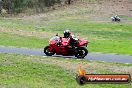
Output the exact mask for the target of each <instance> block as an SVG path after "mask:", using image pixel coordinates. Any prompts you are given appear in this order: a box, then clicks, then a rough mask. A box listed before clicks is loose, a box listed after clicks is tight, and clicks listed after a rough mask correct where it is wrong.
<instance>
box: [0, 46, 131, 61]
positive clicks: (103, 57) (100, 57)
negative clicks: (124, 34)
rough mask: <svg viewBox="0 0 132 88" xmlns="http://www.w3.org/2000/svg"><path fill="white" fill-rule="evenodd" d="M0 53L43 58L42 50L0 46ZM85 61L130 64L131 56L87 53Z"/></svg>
mask: <svg viewBox="0 0 132 88" xmlns="http://www.w3.org/2000/svg"><path fill="white" fill-rule="evenodd" d="M0 53H9V54H12V53H13V54H14V53H15V54H24V55H35V56H45V54H44V53H43V49H28V48H16V47H6V46H0ZM54 57H64V58H71V57H72V58H75V57H73V56H71V57H70V56H68V57H65V56H56V55H55V56H54ZM85 59H87V60H97V61H104V62H120V63H132V56H131V55H118V54H103V53H89V54H88V55H87V56H86V57H85Z"/></svg>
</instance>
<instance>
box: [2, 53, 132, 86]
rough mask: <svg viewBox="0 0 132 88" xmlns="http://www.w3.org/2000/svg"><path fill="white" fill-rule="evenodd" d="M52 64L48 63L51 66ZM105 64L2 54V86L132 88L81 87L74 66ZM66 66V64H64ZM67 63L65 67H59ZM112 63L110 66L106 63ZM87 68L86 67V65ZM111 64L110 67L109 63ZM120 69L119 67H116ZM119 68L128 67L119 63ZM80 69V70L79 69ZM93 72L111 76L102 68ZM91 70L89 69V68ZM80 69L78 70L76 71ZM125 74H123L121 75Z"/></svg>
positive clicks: (108, 71)
mask: <svg viewBox="0 0 132 88" xmlns="http://www.w3.org/2000/svg"><path fill="white" fill-rule="evenodd" d="M47 62H48V63H47ZM52 62H54V63H52ZM81 62H83V63H84V64H89V65H94V64H100V65H101V64H104V63H103V62H102V63H99V62H89V61H85V60H84V61H76V60H74V59H72V60H71V59H62V58H50V57H36V56H24V55H13V54H0V87H2V88H3V87H4V88H80V87H82V88H119V87H120V88H131V85H130V84H88V85H84V86H80V85H78V84H77V83H76V81H75V78H74V77H75V75H74V74H73V73H71V71H70V69H71V68H72V67H71V66H67V69H69V70H67V69H65V65H66V64H68V63H70V64H71V65H72V64H77V63H81ZM63 63H66V64H63ZM60 64H63V65H62V66H59V65H60ZM105 64H108V63H105ZM82 65H83V64H82ZM89 65H88V66H89ZM108 65H110V64H108ZM113 66H116V64H113ZM118 66H126V65H123V64H118ZM75 68H77V67H75ZM89 68H90V69H91V70H92V71H93V70H97V72H100V73H111V72H112V71H110V70H106V69H104V68H102V70H99V69H97V68H93V67H89ZM89 68H88V69H89ZM75 71H76V70H74V72H75ZM117 73H123V72H117Z"/></svg>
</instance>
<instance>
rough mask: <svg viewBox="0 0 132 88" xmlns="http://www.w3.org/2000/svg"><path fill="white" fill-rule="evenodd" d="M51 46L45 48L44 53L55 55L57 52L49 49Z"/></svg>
mask: <svg viewBox="0 0 132 88" xmlns="http://www.w3.org/2000/svg"><path fill="white" fill-rule="evenodd" d="M49 48H50V47H49V46H46V47H45V48H44V53H45V54H46V55H47V56H52V55H54V54H55V52H50V51H49Z"/></svg>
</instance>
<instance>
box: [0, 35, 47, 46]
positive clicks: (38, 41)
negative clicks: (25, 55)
mask: <svg viewBox="0 0 132 88" xmlns="http://www.w3.org/2000/svg"><path fill="white" fill-rule="evenodd" d="M0 41H1V42H0V45H5V46H16V47H28V48H43V47H44V46H46V45H47V44H48V38H37V37H33V36H31V37H25V36H21V35H17V34H9V33H0Z"/></svg>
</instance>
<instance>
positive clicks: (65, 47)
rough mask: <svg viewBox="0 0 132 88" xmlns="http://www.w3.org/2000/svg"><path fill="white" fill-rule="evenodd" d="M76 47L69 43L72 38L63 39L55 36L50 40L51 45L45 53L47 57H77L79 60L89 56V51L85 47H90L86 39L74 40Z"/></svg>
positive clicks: (45, 49)
mask: <svg viewBox="0 0 132 88" xmlns="http://www.w3.org/2000/svg"><path fill="white" fill-rule="evenodd" d="M73 39H74V40H75V41H74V43H73V44H74V45H73V46H71V45H70V44H69V43H70V41H71V38H62V37H59V36H54V37H52V38H51V39H50V40H49V45H48V46H46V47H45V48H44V53H45V54H46V55H47V56H52V55H54V54H56V55H63V56H75V57H77V58H84V57H85V56H86V55H87V54H88V50H87V49H86V48H85V47H84V46H86V47H87V45H88V41H87V40H84V39H78V38H73Z"/></svg>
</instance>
